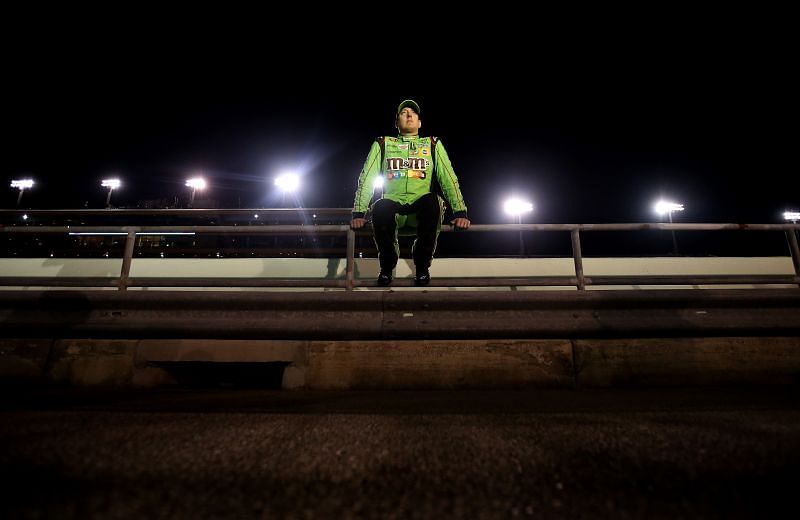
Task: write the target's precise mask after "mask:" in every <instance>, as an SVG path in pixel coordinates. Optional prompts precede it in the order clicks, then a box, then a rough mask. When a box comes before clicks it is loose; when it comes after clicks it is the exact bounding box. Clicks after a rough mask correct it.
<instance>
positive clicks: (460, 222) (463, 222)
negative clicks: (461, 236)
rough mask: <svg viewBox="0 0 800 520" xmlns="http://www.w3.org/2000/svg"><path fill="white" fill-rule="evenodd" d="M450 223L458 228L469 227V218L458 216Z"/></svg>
mask: <svg viewBox="0 0 800 520" xmlns="http://www.w3.org/2000/svg"><path fill="white" fill-rule="evenodd" d="M450 223H451V224H453V227H454V228H456V229H469V219H466V218H457V219H455V220H452V221H450Z"/></svg>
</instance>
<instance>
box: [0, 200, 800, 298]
mask: <svg viewBox="0 0 800 520" xmlns="http://www.w3.org/2000/svg"><path fill="white" fill-rule="evenodd" d="M118 211H120V212H122V213H118V212H117V211H115V210H97V211H85V210H75V211H74V213H69V212H65V211H63V210H59V211H50V212H48V211H42V210H40V211H32V212H27V213H30V214H49V215H61V216H63V215H69V214H74V215H76V216H86V215H98V216H99V215H102V216H108V215H113V214H115V213H116V214H124V215H134V214H135V215H154V216H159V215H165V214H174V215H182V216H186V215H188V216H216V215H220V214H234V215H236V214H241V215H245V214H248V213H253V212H254V211H257V212H264V210H253V209H248V210H157V211H153V210H134V213H130V211H129V210H118ZM267 211H270V212H275V210H267ZM278 211H282V210H278ZM294 211H295V214H296V210H294ZM312 211H318V212H319V213H323V212H327V214H328V215H337V216H341V215H347V214H349V210H344V209H339V208H333V209H327V210H306V213H310V212H312ZM7 213H10V212H8V211H3V212H0V214H7ZM14 213H16V214H19V213H23V212H21V211H17V212H14ZM273 214H274V213H273ZM286 214H289V212H288V211H287V213H286ZM643 230H663V231H726V230H737V231H784V232H785V233H786V237H787V240H788V243H789V250H790V255H791V258H792V263H793V265H794V272H795V274H794V276H792V275H693V276H663V275H654V276H624V275H621V276H586V275H585V274H584V270H583V256H582V254H581V232H597V231H643ZM798 230H800V224H667V223H628V224H488V225H481V224H478V225H473V226H471V227H470V228H469V230H467V231H457V232H459V233H463V232H467V233H482V232H498V231H504V232H507V231H519V232H522V231H555V232H569V233H570V237H571V241H572V253H573V256H572V257H573V262H574V266H575V275H574V276H549V277H536V276H531V277H524V278H519V277H517V278H502V277H485V278H441V277H437V278H436V279H434V280H433V281H432V283H431V285H430V286H432V287H488V286H493V287H497V286H573V287H577V288H578V290H581V291H583V290H585V289H586V287H587V286H589V285H645V284H646V285H699V284H709V285H713V284H797V285H799V286H800V247H798V239H797V232H798ZM76 232H80V233H124V234H126V240H125V250H124V254H123V259H122V269H121V272H120V276H119V278H97V277H71V278H69V279H66V278H62V277H11V276H8V277H4V276H0V286H31V285H35V286H55V287H117V288H118V289H119V290H120V291H125V290H126V289H127V288H128V287H338V288H344V289H346V290H352V289H353V288H354V287H358V286H375V282H374V281H372V282H363V281H360V280H356V279H355V241H356V235H357V234H358V235H369V234H371V231H370V230H369V229H365V230H359V231H358V232H355V231H353V230H352V229H350V227H349V226H348V225H314V224H304V225H284V224H264V225H262V224H259V225H242V226H238V225H237V226H231V225H210V226H209V225H203V226H193V225H179V226H19V225H14V226H0V233H12V234H28V233H32V234H37V233H38V234H42V233H76ZM176 232H177V233H195V234H216V235H226V234H242V235H281V234H291V235H297V234H311V235H337V234H346V235H347V247H346V259H347V264H346V275H345V279H344V280H330V279H324V280H314V279H266V278H141V277H140V278H131V277H130V269H131V261H132V259H133V251H134V246H135V240H136V236H137V234H144V233H147V234H166V233H176ZM442 232H445V233H447V232H455V230H454V229H452V228H449V227H444V228H442ZM411 284H412V281H411V280H395V282H394V284H393V285H394V286H399V287H403V286H410V285H411Z"/></svg>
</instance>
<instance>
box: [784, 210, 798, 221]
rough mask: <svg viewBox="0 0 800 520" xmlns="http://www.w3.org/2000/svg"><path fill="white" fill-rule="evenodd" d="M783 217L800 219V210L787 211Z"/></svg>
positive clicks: (793, 219)
mask: <svg viewBox="0 0 800 520" xmlns="http://www.w3.org/2000/svg"><path fill="white" fill-rule="evenodd" d="M783 218H784V219H786V220H791V221H792V222H794V221H795V220H800V211H787V212H785V213H784V214H783Z"/></svg>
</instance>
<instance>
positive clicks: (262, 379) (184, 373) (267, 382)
mask: <svg viewBox="0 0 800 520" xmlns="http://www.w3.org/2000/svg"><path fill="white" fill-rule="evenodd" d="M152 365H153V366H157V367H159V368H162V369H164V370H166V371H167V372H169V373H170V375H172V377H173V378H175V381H176V382H177V383H178V384H179V385H183V386H191V387H225V388H281V383H282V381H283V371H284V369H286V367H287V366H288V365H289V362H288V361H273V362H269V363H239V362H227V363H226V362H218V361H214V362H212V361H163V362H158V363H152Z"/></svg>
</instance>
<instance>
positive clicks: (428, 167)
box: [353, 135, 467, 218]
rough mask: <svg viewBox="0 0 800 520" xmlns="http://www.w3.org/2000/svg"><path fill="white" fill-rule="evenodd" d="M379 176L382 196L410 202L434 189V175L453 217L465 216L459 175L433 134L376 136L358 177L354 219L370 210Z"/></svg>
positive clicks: (406, 202) (465, 208)
mask: <svg viewBox="0 0 800 520" xmlns="http://www.w3.org/2000/svg"><path fill="white" fill-rule="evenodd" d="M381 140H382V141H383V146H381ZM382 148H383V149H382ZM378 176H382V177H383V198H385V199H390V200H393V201H395V202H398V203H400V204H412V203H413V202H414V201H416V200H417V199H419V198H420V197H422V196H423V195H425V194H426V193H430V192H431V191H433V186H432V181H433V178H434V177H436V180H437V181H438V183H439V186H441V188H442V192H443V194H444V196H445V198H446V199H447V202H448V203H449V204H450V207H451V209H452V211H453V216H454V218H467V206H466V204H465V203H464V197H463V196H462V195H461V189H460V188H459V184H458V178H457V177H456V174H455V173H454V172H453V166H452V165H451V164H450V158H449V157H448V156H447V151H445V149H444V145H443V144H442V142H441V141H440V140H438V139H436V138H435V137H419V136H416V135H415V136H398V137H383V138H382V139H381V138H379V139H376V140H375V142H374V143H373V144H372V148H371V149H370V151H369V154H368V155H367V160H366V161H365V162H364V167H363V168H362V169H361V173H360V175H359V176H358V188H357V189H356V196H355V202H354V204H353V218H363V217H364V215H365V213H366V212H367V210H368V209H369V203H370V200H372V192H373V185H374V182H375V179H376V178H377V177H378Z"/></svg>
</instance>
